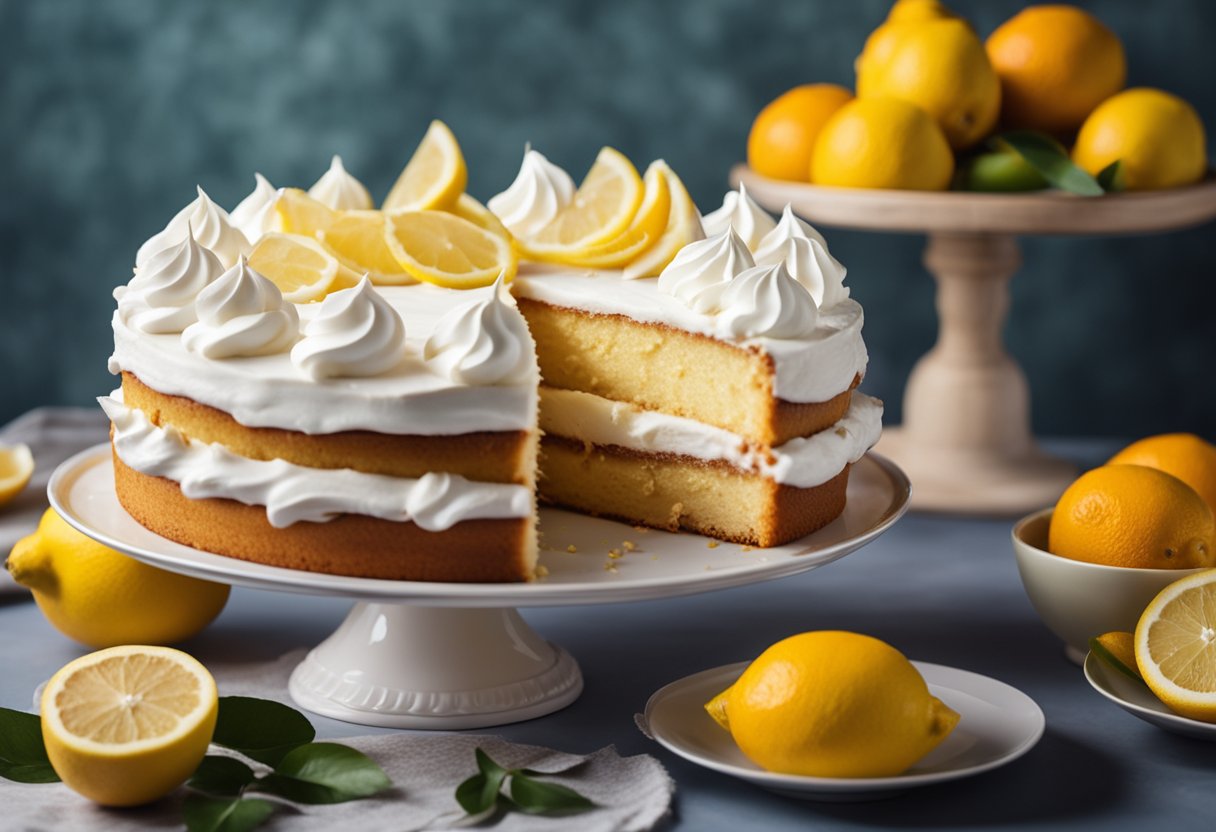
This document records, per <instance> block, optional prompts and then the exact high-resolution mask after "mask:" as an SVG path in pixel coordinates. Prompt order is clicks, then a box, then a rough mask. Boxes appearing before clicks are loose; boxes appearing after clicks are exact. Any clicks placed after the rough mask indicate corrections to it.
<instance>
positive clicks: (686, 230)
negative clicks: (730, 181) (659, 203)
mask: <svg viewBox="0 0 1216 832" xmlns="http://www.w3.org/2000/svg"><path fill="white" fill-rule="evenodd" d="M656 166H657V167H658V168H659V169H660V170H661V171H662V174H663V178H664V179H666V180H667V185H668V189H669V190H670V192H671V202H670V209H669V211H668V214H667V223H666V226H665V227H664V231H663V234H662V236H661V237H659V239H658V240H656V241H655V243H654V245H652V246H650V247H649V248H647V249H646V251H645V252H643V253H642V254H641V255H640V256H639V257H638V258H637V259H636V260H633V261H631V262H630V263H629V265H627V266H626V267H625V271H624V272H623V273H622V276H623V277H624V278H625V279H626V280H636V279H637V278H640V277H656V276H658V274H659V273H660V272H662V271H663V269H664V268H665V267H666V266H667V264H668V263H670V262H671V261H672V260H673V259H674V258H675V256H676V254H677V252H679V250H680V249H682V248H684V246H686V245H688V244H689V243H695V242H696V241H697V240H700V239H703V238H704V237H705V231H704V229H702V228H701V213H700V212H699V211H698V210H697V204H696V203H695V202H693V201H692V197H691V196H689V195H688V189H687V188H685V187H684V183H683V182H681V181H680V177H678V176H676V172H675V171H674V170H672V169H671V168H670V167H669V166H668V165H667V163H666V162H664V161H663V160H662V159H660V160H659V161H657V162H655V163H654V164H652V165H651V167H652V168H654V167H656ZM647 172H648V173H649V171H647Z"/></svg>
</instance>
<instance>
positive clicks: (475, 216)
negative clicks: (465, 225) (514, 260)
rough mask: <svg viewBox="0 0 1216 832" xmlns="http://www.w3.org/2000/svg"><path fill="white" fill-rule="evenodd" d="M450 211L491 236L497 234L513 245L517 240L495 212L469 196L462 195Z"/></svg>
mask: <svg viewBox="0 0 1216 832" xmlns="http://www.w3.org/2000/svg"><path fill="white" fill-rule="evenodd" d="M448 210H449V211H451V212H452V213H453V214H455V215H456V216H458V217H460V218H461V219H462V220H468V221H469V222H471V223H473V225H475V226H477V227H478V228H482V229H484V230H486V231H489V232H490V233H491V234H497V235H498V236H499V237H502V238H503V239H504V240H508V241H510V242H511V243H512V244H514V242H515V238H514V237H513V236H512V235H511V232H510V231H508V230H507V227H506V226H505V225H503V224H502V220H500V219H499V218H498V217H497V215H495V213H494V212H493V211H491V210H490V209H489V208H487V207H486V206H484V205H482V204H481V203H480V202H478V201H477V200H476V199H474V198H473V197H471V196H469V195H468V194H461V195H460V197H459V198H458V199H457V200H456V204H455V205H453V206H452V207H451V208H449V209H448Z"/></svg>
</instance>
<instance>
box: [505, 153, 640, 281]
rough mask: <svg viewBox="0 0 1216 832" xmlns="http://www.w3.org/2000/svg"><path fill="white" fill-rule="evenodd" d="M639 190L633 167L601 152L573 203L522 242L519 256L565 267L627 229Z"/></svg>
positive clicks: (636, 173) (617, 155)
mask: <svg viewBox="0 0 1216 832" xmlns="http://www.w3.org/2000/svg"><path fill="white" fill-rule="evenodd" d="M644 191H645V186H644V185H643V184H642V177H640V176H638V172H637V169H636V168H634V166H633V163H632V162H630V161H629V160H628V159H626V158H625V157H624V156H623V155H622V154H621V153H620V152H618V151H616V150H613V149H612V148H611V147H605V148H604V149H603V150H601V151H600V153H599V156H597V157H596V159H595V164H594V165H592V166H591V170H589V171H588V172H587V176H586V178H584V179H583V183H582V184H581V185H579V186H578V190H577V191H576V192H575V194H574V199H573V200H571V201H570V204H569V205H567V206H566V207H565V208H563V209H562V210H561V211H559V212H558V214H557V216H555V217H554V218H553V219H552V220H550V222H549V224H548V225H546V226H545V227H544V228H542V229H541V230H540V231H538V232H536V234H534V235H533V236H531V237H529V238H528V239H526V240H523V241H522V243H521V246H522V248H523V251H524V252H525V254H527V255H528V256H529V257H530V258H532V259H535V260H546V261H550V262H553V261H556V262H570V261H571V258H573V257H576V256H578V255H579V254H580V253H583V254H585V253H588V252H589V251H592V250H594V249H596V248H597V247H599V246H602V245H605V244H606V243H608V242H609V241H611V240H613V239H614V238H616V237H618V236H619V235H621V234H622V233H624V232H625V230H626V229H627V228H629V225H630V223H632V222H633V218H634V217H635V216H637V213H638V207H639V205H640V204H641V202H642V194H643V192H644Z"/></svg>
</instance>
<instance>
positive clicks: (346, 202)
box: [308, 154, 375, 211]
mask: <svg viewBox="0 0 1216 832" xmlns="http://www.w3.org/2000/svg"><path fill="white" fill-rule="evenodd" d="M308 195H309V196H310V197H312V198H313V199H315V200H317V201H318V202H322V203H324V204H325V205H328V206H329V207H330V208H333V209H334V210H335V211H370V210H371V209H372V208H373V207H375V206H374V205H373V204H372V195H371V194H370V193H368V192H367V188H365V187H364V186H363V183H362V182H360V181H359V180H358V179H356V178H355V177H353V176H351V175H350V174H349V173H348V172H347V171H346V168H345V167H344V166H343V165H342V157H341V156H338V155H337V154H335V155H334V158H333V159H332V160H330V163H329V170H327V171H325V173H323V174H322V175H321V178H320V179H318V180H317V181H316V182H315V183H314V184H313V186H312V187H311V188H309V189H308Z"/></svg>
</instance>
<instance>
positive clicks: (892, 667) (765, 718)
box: [706, 631, 959, 777]
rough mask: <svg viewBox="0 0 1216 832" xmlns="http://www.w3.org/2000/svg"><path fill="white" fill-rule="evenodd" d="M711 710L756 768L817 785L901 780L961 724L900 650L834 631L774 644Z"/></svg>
mask: <svg viewBox="0 0 1216 832" xmlns="http://www.w3.org/2000/svg"><path fill="white" fill-rule="evenodd" d="M706 708H707V710H708V711H709V712H710V715H711V716H713V717H714V719H715V720H717V721H718V722H719V724H722V723H723V722H725V723H726V725H727V726H729V730H730V733H731V736H732V737H733V738H734V740H735V742H736V743H737V744H738V746H739V749H740V750H741V751H742V752H743V753H744V754H746V755H747V757H748V758H749V759H751V760H752V762H754V763H756V765H758V766H760V767H761V768H764V769H766V770H768V771H776V772H781V773H784V774H802V775H807V776H811V777H891V776H895V775H897V774H901V773H903V772H904V771H906V770H907V769H908V768H910V767H911V766H912V765H913V764H914V763H915V762H916V761H917V760H919V759H921V758H922V757H924V756H925V755H926V754H928V753H929V752H930V751H932V750H933V749H934V748H935V747H936V746H937V745H938V744H939V743H940V742H941V741H942V740H943V739H945V738H946V737H947V736H948V735H949V734H950V732H951V731H952V730H954V727H955V725H957V724H958V720H959V715H958V714H957V713H955V712H954V711H952V710H951V709H950V708H948V707H946V705H944V704H943V703H942V702H941V700H939V699H937V698H936V697H934V696H933V695H932V694H930V693H929V688H928V686H927V685H926V684H925V680H924V678H922V677H921V675H920V673H919V672H918V671H917V670H916V668H915V667H913V666H912V663H911V662H909V661H908V660H907V659H906V658H904V656H903V654H901V653H900V652H899V651H898V650H896V649H895V648H894V647H891V646H890V645H888V644H886V643H884V642H882V641H879V640H878V639H876V638H871V637H870V636H864V635H859V634H857V633H847V632H835V631H820V632H811V633H802V634H800V635H796V636H791V637H790V638H787V639H784V640H783V641H779V642H777V643H776V644H774V645H773V646H771V647H769V648H768V649H767V650H765V651H764V652H763V653H762V654H761V655H760V656H759V658H757V659H756V660H755V661H753V662H752V663H751V664H750V665H749V666H748V668H747V669H746V670H745V671H743V675H742V676H740V677H739V680H738V681H737V682H735V683H734V684H733V685H731V687H730V688H728V690H727V692H726V698H725V701H724V702H723V701H722V697H721V695H720V696H718V697H715V698H714V699H713V700H710V702H709V703H708V704H707V706H706Z"/></svg>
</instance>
